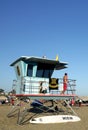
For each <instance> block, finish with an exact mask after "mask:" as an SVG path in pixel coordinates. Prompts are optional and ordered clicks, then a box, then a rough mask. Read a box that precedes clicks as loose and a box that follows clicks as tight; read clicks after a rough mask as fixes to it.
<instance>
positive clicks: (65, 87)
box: [63, 83, 67, 91]
mask: <svg viewBox="0 0 88 130" xmlns="http://www.w3.org/2000/svg"><path fill="white" fill-rule="evenodd" d="M63 89H64V91H66V90H67V84H66V83H64V86H63Z"/></svg>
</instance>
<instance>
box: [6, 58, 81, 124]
mask: <svg viewBox="0 0 88 130" xmlns="http://www.w3.org/2000/svg"><path fill="white" fill-rule="evenodd" d="M67 65H68V64H67V63H65V62H60V61H59V60H56V59H48V58H46V57H34V56H22V57H20V58H18V59H17V60H16V61H14V62H13V63H12V64H11V65H10V66H13V67H14V69H15V73H16V78H17V79H16V80H14V81H13V82H14V83H13V90H14V91H15V92H16V93H15V96H17V97H23V98H24V97H27V98H29V99H30V100H31V99H32V101H35V100H37V101H36V103H35V102H34V103H33V104H32V105H34V104H35V105H34V106H33V107H34V109H35V106H36V105H37V108H38V109H39V110H41V111H43V112H45V113H47V112H48V111H49V110H51V107H49V106H47V105H45V104H44V103H43V104H42V103H41V102H40V100H41V99H43V100H45V101H51V102H52V101H53V102H52V107H53V111H54V112H56V114H58V112H57V106H58V103H57V105H56V103H55V104H54V102H56V101H57V100H58V101H59V100H63V101H66V100H69V99H72V98H74V97H75V96H76V94H75V85H76V83H75V82H76V81H75V80H71V79H69V84H68V89H67V92H66V93H65V94H60V93H61V92H60V85H63V79H61V78H52V75H53V73H54V71H55V70H61V69H65V68H67ZM41 83H44V86H45V87H46V92H45V93H42V92H41V91H40V89H41ZM59 103H61V102H59ZM65 103H66V102H65ZM30 104H31V103H30ZM55 105H56V106H55ZM16 106H17V107H18V105H16ZM66 106H68V104H67V103H66ZM28 107H29V106H28ZM54 108H55V109H54ZM69 108H70V109H71V110H72V108H71V107H69ZM16 110H19V113H18V124H21V123H22V121H23V119H24V115H25V113H27V109H25V110H23V111H22V112H21V111H20V108H19V109H18V108H17V109H15V107H14V110H11V111H10V113H9V114H8V117H10V116H12V114H13V112H14V111H16ZM67 112H68V110H67ZM72 112H73V113H74V114H75V115H76V113H75V112H74V111H73V110H72ZM49 114H50V113H49ZM54 114H55V113H54ZM34 115H35V114H34ZM34 115H33V116H34ZM37 115H38V113H37ZM33 116H31V118H32V117H33ZM31 118H30V119H31ZM49 118H51V117H49ZM58 118H59V116H58ZM61 118H62V119H61V120H62V122H64V121H65V120H64V118H66V120H67V121H76V120H75V117H74V116H71V115H69V116H68V115H67V116H66V115H64V117H63V116H61ZM55 119H56V117H55ZM59 119H60V118H59ZM78 120H79V118H78V117H77V121H78ZM58 121H60V120H58ZM31 122H32V123H33V120H31ZM34 122H35V121H34Z"/></svg>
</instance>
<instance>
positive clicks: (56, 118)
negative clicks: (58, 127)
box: [29, 115, 81, 124]
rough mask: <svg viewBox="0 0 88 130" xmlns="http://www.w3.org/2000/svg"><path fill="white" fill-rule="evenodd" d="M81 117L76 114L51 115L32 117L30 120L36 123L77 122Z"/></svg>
mask: <svg viewBox="0 0 88 130" xmlns="http://www.w3.org/2000/svg"><path fill="white" fill-rule="evenodd" d="M80 120H81V119H80V118H79V117H78V116H74V115H51V116H42V117H37V118H32V119H31V120H30V121H29V122H30V123H35V124H48V123H65V122H77V121H80Z"/></svg>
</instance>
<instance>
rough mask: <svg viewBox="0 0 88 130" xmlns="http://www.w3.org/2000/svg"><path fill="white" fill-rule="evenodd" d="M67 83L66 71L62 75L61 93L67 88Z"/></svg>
mask: <svg viewBox="0 0 88 130" xmlns="http://www.w3.org/2000/svg"><path fill="white" fill-rule="evenodd" d="M67 85H68V75H67V73H65V74H64V76H63V91H62V94H64V93H65V91H66V90H67Z"/></svg>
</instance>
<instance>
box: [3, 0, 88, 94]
mask: <svg viewBox="0 0 88 130" xmlns="http://www.w3.org/2000/svg"><path fill="white" fill-rule="evenodd" d="M57 54H58V56H59V60H60V61H63V62H67V63H68V68H66V69H63V70H60V71H57V72H55V74H54V76H55V77H58V78H62V77H63V75H64V73H65V72H66V73H68V77H69V79H75V80H76V90H77V92H76V93H77V94H78V95H87V96H88V84H87V80H88V0H0V88H3V89H4V90H5V91H9V90H11V89H12V83H13V80H14V79H16V76H15V72H14V69H13V67H11V66H10V64H11V63H12V62H13V61H15V60H16V59H17V58H19V57H21V56H38V57H42V56H43V55H46V57H47V58H50V59H55V57H56V55H57Z"/></svg>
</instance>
